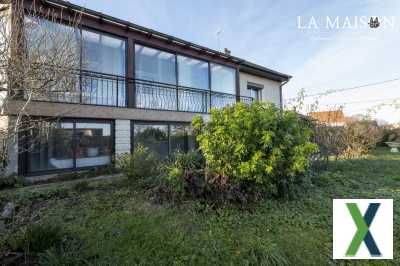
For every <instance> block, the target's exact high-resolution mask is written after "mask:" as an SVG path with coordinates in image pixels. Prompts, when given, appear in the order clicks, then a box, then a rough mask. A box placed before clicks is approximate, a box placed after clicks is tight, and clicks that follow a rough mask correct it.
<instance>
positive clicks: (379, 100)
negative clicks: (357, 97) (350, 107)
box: [322, 97, 400, 105]
mask: <svg viewBox="0 0 400 266" xmlns="http://www.w3.org/2000/svg"><path fill="white" fill-rule="evenodd" d="M397 100H400V97H398V98H386V99H377V100H362V101H351V102H339V103H325V104H322V105H346V104H354V103H375V102H386V101H393V102H394V101H397Z"/></svg>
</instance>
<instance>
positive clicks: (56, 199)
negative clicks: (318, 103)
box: [0, 149, 400, 265]
mask: <svg viewBox="0 0 400 266" xmlns="http://www.w3.org/2000/svg"><path fill="white" fill-rule="evenodd" d="M312 181H313V182H312V184H313V185H311V186H310V187H308V188H307V189H305V190H304V192H303V193H302V194H301V195H299V197H298V198H297V199H296V200H292V201H285V202H282V201H278V200H272V199H266V200H264V201H263V202H259V203H254V204H251V205H248V206H245V208H239V207H237V206H227V207H224V208H219V209H213V208H212V207H211V206H208V205H207V204H206V203H201V202H197V201H189V202H185V203H183V204H181V205H172V204H171V205H169V204H163V205H157V204H153V203H152V202H151V200H149V197H148V195H145V194H144V193H143V192H138V191H135V190H132V189H129V188H128V187H127V186H126V181H125V180H124V179H123V178H118V179H116V180H98V181H92V182H88V183H79V182H81V181H77V182H72V183H68V184H52V185H48V186H41V187H36V188H35V187H26V188H20V189H16V190H9V191H1V192H0V193H2V194H1V195H0V206H1V205H2V204H4V203H5V202H7V201H9V200H12V201H13V202H15V203H16V205H17V212H16V215H15V217H14V218H13V220H12V221H11V223H10V224H9V225H8V227H9V230H8V232H9V233H8V235H7V236H6V238H8V239H13V236H15V235H18V234H20V232H21V231H23V230H24V228H27V227H29V224H33V223H45V224H49V223H56V224H58V225H61V228H63V230H64V234H65V235H68V236H69V238H73V239H75V240H78V241H79V243H80V244H79V245H78V247H76V246H75V248H65V249H63V250H61V251H60V250H56V249H51V250H48V251H46V252H45V253H41V254H39V255H37V256H36V257H35V258H36V259H37V258H38V257H39V258H40V260H38V261H39V263H40V264H44V265H46V264H47V265H56V264H57V263H58V264H59V265H68V263H70V265H72V264H84V263H90V264H95V265H110V264H112V265H399V264H400V223H399V221H400V212H399V208H396V207H395V210H394V211H395V213H394V227H395V228H394V233H395V235H394V255H395V259H394V260H393V261H375V262H374V261H357V262H355V261H333V260H331V259H330V258H331V253H332V251H331V248H332V236H331V232H332V199H333V198H393V199H394V201H395V202H396V200H399V199H400V155H393V154H390V153H389V152H388V151H387V149H386V150H384V149H380V150H376V151H374V153H373V154H371V155H370V156H368V157H367V158H365V159H361V160H346V161H337V162H332V164H331V165H330V166H329V168H328V169H327V170H326V171H323V172H320V173H318V174H317V175H315V176H314V177H313V178H312ZM395 206H396V203H395ZM69 238H68V239H69ZM1 247H2V245H1V243H0V256H1ZM3 249H5V246H4V242H3ZM61 263H64V264H61Z"/></svg>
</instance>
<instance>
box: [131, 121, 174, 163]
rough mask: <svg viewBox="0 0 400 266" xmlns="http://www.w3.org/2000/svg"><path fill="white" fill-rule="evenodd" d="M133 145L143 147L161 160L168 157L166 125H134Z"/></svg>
mask: <svg viewBox="0 0 400 266" xmlns="http://www.w3.org/2000/svg"><path fill="white" fill-rule="evenodd" d="M133 142H134V145H135V146H137V145H139V144H140V145H143V146H145V147H147V148H149V149H150V150H151V151H153V152H154V153H155V154H157V155H159V156H160V157H161V158H164V157H167V156H168V151H169V142H168V125H157V124H135V126H134V141H133Z"/></svg>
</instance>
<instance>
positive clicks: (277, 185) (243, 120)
mask: <svg viewBox="0 0 400 266" xmlns="http://www.w3.org/2000/svg"><path fill="white" fill-rule="evenodd" d="M193 129H194V131H195V133H196V134H197V140H198V142H199V147H200V150H201V151H202V152H203V154H204V157H205V159H206V164H207V167H208V170H209V171H208V172H209V174H208V176H207V177H206V179H207V180H206V181H207V182H209V183H210V182H211V183H214V184H217V185H218V186H220V187H229V186H240V188H241V189H243V190H247V191H258V192H272V193H274V194H277V195H278V196H285V195H287V193H288V192H289V191H290V190H291V189H292V188H293V185H294V184H296V183H297V182H298V181H301V179H300V177H301V176H302V175H303V174H304V173H305V171H306V170H307V167H308V165H309V155H310V154H311V153H313V152H314V151H315V150H316V145H315V144H313V143H311V142H310V136H311V130H310V129H309V127H308V126H307V123H305V122H304V121H303V119H301V118H300V116H299V115H298V114H297V113H295V112H292V111H281V110H280V109H278V108H277V107H275V105H273V104H269V103H261V102H254V103H252V104H251V105H250V106H247V105H245V104H243V103H238V104H236V105H234V106H228V107H225V108H223V109H221V110H215V109H214V110H212V112H211V119H210V121H209V122H207V123H205V122H204V121H203V119H202V118H201V117H200V116H197V117H195V119H194V120H193Z"/></svg>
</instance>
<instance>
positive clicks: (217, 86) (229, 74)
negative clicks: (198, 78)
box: [210, 63, 236, 94]
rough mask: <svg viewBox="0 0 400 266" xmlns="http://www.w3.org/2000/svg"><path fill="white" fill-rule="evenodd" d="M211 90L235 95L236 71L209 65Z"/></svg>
mask: <svg viewBox="0 0 400 266" xmlns="http://www.w3.org/2000/svg"><path fill="white" fill-rule="evenodd" d="M210 65H211V90H212V91H217V92H223V93H229V94H236V93H235V92H236V70H235V69H234V68H231V67H227V66H222V65H218V64H213V63H211V64H210Z"/></svg>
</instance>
